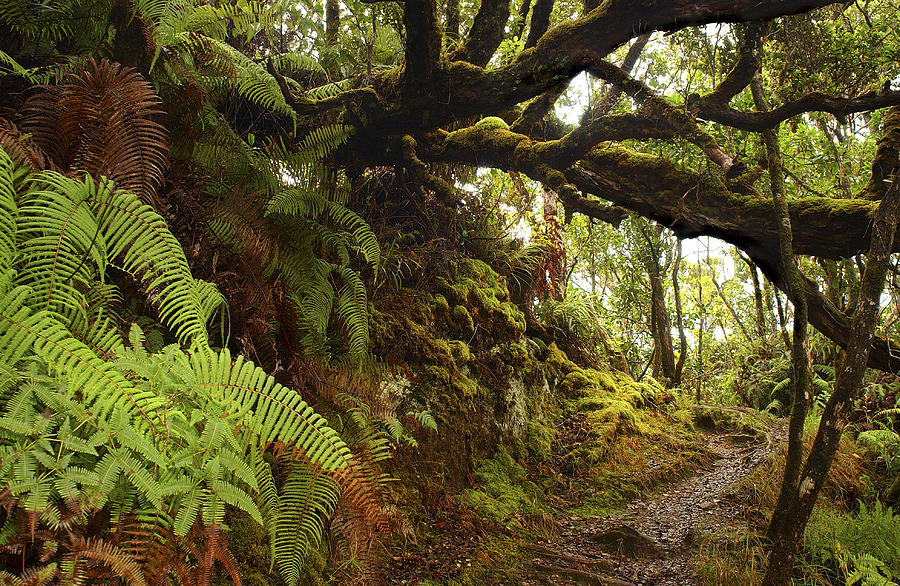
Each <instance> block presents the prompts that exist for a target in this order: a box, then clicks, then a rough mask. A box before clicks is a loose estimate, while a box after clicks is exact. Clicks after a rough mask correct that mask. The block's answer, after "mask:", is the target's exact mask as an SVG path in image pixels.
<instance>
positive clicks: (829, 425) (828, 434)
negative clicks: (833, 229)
mask: <svg viewBox="0 0 900 586" xmlns="http://www.w3.org/2000/svg"><path fill="white" fill-rule="evenodd" d="M898 219H900V177H895V178H894V181H893V182H892V183H891V187H890V189H888V191H887V192H886V193H885V195H884V199H882V201H881V205H880V206H879V209H878V213H877V214H876V217H875V226H874V229H873V231H872V244H871V247H870V250H869V254H868V256H867V259H866V267H865V273H864V274H863V279H862V286H861V288H860V292H859V298H858V301H857V304H856V311H855V312H854V315H853V323H852V326H851V331H850V342H849V344H848V346H847V351H846V355H845V357H844V359H843V362H842V364H841V368H840V369H839V370H838V373H837V379H836V380H835V384H834V392H833V393H832V395H831V398H830V399H829V400H828V403H827V404H826V405H825V411H824V412H823V413H822V419H821V422H820V423H819V430H818V432H817V433H816V439H815V440H814V441H813V445H812V449H811V451H810V455H809V458H808V459H807V461H806V464H805V465H804V467H803V471H802V474H801V478H802V481H801V482H800V483H799V485H798V487H797V488H796V489H795V490H794V491H792V492H791V494H790V502H789V507H788V509H787V512H786V514H785V515H784V523H783V524H782V527H781V529H780V531H778V532H777V534H776V535H775V536H774V540H773V543H772V553H771V554H770V556H769V566H768V568H767V570H766V576H765V579H764V580H763V584H764V585H765V586H776V585H782V584H788V583H789V581H790V577H791V574H792V573H793V567H794V560H795V558H796V555H797V552H798V551H799V548H800V543H801V539H802V537H803V530H804V528H805V527H806V523H807V522H808V521H809V516H810V514H811V513H812V509H813V506H814V505H815V502H816V499H817V498H818V495H819V492H820V491H821V490H822V486H823V485H824V484H825V481H826V480H827V478H828V472H829V470H830V469H831V463H832V462H833V461H834V456H835V454H836V453H837V449H838V445H839V443H840V439H841V434H842V433H843V430H844V428H845V427H846V425H847V423H848V420H849V415H850V412H851V410H852V406H853V399H854V398H855V397H856V395H857V393H858V391H859V387H860V385H861V383H862V379H863V376H864V375H865V372H866V363H867V361H868V353H869V349H870V348H871V343H872V338H873V336H874V333H875V325H876V323H877V320H878V308H879V301H880V299H881V293H882V291H883V290H884V283H885V276H886V275H887V270H888V265H889V263H890V256H891V250H892V248H893V244H894V240H895V238H894V234H895V232H896V230H897V223H898Z"/></svg>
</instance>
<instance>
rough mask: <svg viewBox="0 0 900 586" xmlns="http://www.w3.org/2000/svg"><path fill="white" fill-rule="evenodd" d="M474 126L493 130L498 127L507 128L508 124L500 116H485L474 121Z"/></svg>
mask: <svg viewBox="0 0 900 586" xmlns="http://www.w3.org/2000/svg"><path fill="white" fill-rule="evenodd" d="M475 128H481V129H486V130H493V129H496V128H500V129H503V130H509V124H507V123H506V120H504V119H503V118H500V117H498V116H487V117H485V118H482V119H481V120H479V121H478V122H476V123H475Z"/></svg>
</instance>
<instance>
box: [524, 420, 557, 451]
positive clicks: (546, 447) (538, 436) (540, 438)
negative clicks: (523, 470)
mask: <svg viewBox="0 0 900 586" xmlns="http://www.w3.org/2000/svg"><path fill="white" fill-rule="evenodd" d="M555 439H556V429H555V428H553V427H551V426H549V425H545V424H543V423H540V422H539V421H534V420H531V421H529V422H528V423H527V424H526V427H525V438H524V443H525V449H526V450H527V451H528V452H529V454H530V455H531V456H533V457H535V458H538V459H541V460H546V459H548V458H549V457H550V455H551V453H552V448H553V441H554V440H555Z"/></svg>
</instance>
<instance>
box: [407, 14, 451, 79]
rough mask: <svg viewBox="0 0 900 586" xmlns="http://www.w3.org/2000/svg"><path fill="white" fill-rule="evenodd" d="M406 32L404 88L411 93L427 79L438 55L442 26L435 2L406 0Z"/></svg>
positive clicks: (435, 64)
mask: <svg viewBox="0 0 900 586" xmlns="http://www.w3.org/2000/svg"><path fill="white" fill-rule="evenodd" d="M403 26H404V28H405V29H406V52H405V53H406V54H405V65H404V68H403V77H404V85H405V86H406V88H407V89H409V90H414V89H415V87H416V86H420V85H421V84H423V83H424V82H425V81H426V80H428V79H430V78H431V76H432V75H433V74H434V70H435V68H437V64H438V60H439V59H440V55H441V42H442V34H441V26H440V23H439V22H438V18H437V9H436V6H435V0H407V1H406V3H405V5H404V7H403Z"/></svg>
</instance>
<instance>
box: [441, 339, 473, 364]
mask: <svg viewBox="0 0 900 586" xmlns="http://www.w3.org/2000/svg"><path fill="white" fill-rule="evenodd" d="M447 345H448V346H449V347H450V355H451V356H453V362H455V363H456V365H457V366H458V367H460V368H462V367H463V366H465V365H467V364H469V363H470V362H472V352H471V351H470V350H469V346H468V344H466V343H465V342H463V341H461V340H451V341H450V342H448V344H447Z"/></svg>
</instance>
